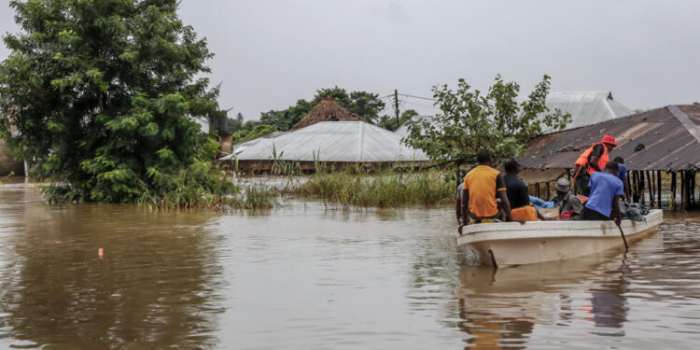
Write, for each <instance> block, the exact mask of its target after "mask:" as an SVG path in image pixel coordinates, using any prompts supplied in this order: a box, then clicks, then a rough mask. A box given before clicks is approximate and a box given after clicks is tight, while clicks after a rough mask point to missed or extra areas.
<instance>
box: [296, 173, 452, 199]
mask: <svg viewBox="0 0 700 350" xmlns="http://www.w3.org/2000/svg"><path fill="white" fill-rule="evenodd" d="M454 190H455V186H454V183H453V181H451V180H449V177H448V176H445V174H444V173H442V172H439V171H428V172H418V173H408V174H401V173H392V172H383V173H380V174H375V175H367V174H355V173H352V172H349V171H345V172H339V173H317V174H315V175H313V176H311V178H310V179H309V180H308V181H307V182H305V183H303V184H301V185H299V186H297V187H295V188H292V189H290V190H289V192H290V193H291V194H294V195H297V196H300V197H305V198H318V199H321V200H323V201H324V202H327V203H338V204H343V205H352V206H358V207H364V208H367V207H379V208H387V207H403V206H414V205H423V206H433V205H439V204H446V203H449V202H450V201H451V200H452V198H453V197H454Z"/></svg>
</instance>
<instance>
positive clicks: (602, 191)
mask: <svg viewBox="0 0 700 350" xmlns="http://www.w3.org/2000/svg"><path fill="white" fill-rule="evenodd" d="M619 174H620V167H619V166H618V164H617V163H615V162H609V163H608V164H606V165H605V170H604V171H598V172H595V173H593V175H591V181H590V184H589V186H590V188H591V196H590V197H589V198H588V201H587V202H586V205H585V206H584V208H583V219H584V220H611V219H614V220H615V223H616V224H618V225H619V224H620V220H621V214H620V199H622V198H623V197H624V196H625V189H624V185H623V184H622V180H620V178H619V177H618V175H619Z"/></svg>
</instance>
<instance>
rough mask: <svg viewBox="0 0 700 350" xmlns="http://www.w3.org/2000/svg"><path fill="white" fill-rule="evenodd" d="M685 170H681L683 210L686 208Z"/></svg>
mask: <svg viewBox="0 0 700 350" xmlns="http://www.w3.org/2000/svg"><path fill="white" fill-rule="evenodd" d="M685 185H686V183H685V171H683V170H681V210H685Z"/></svg>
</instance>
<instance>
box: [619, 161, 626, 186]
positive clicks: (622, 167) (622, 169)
mask: <svg viewBox="0 0 700 350" xmlns="http://www.w3.org/2000/svg"><path fill="white" fill-rule="evenodd" d="M617 166H619V167H620V175H618V176H617V177H619V178H620V180H622V183H623V184H624V183H625V178H626V177H627V167H626V166H625V165H624V164H622V163H617Z"/></svg>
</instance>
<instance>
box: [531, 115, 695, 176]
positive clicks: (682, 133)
mask: <svg viewBox="0 0 700 350" xmlns="http://www.w3.org/2000/svg"><path fill="white" fill-rule="evenodd" d="M676 108H677V109H678V112H680V115H674V110H675V109H676ZM676 114H678V113H676ZM683 115H684V116H686V117H687V119H685V120H686V121H690V122H691V123H687V122H686V123H683V122H681V120H682V119H684V118H682V116H683ZM679 119H681V120H679ZM698 124H700V105H698V104H694V105H685V106H669V107H664V108H659V109H654V110H651V111H647V112H642V113H638V114H634V115H631V116H627V117H622V118H618V119H614V120H609V121H605V122H602V123H598V124H594V125H589V126H586V127H582V128H578V129H571V130H566V131H560V132H556V133H552V134H548V135H544V136H541V137H539V138H537V139H535V140H534V141H533V142H532V143H531V144H530V146H529V147H528V150H527V152H526V155H524V156H523V157H521V158H520V159H519V161H520V162H521V163H522V165H523V167H525V168H533V169H551V168H573V167H574V163H575V162H576V159H577V158H578V156H579V154H581V152H583V150H585V149H586V148H587V147H589V146H590V145H591V144H593V143H595V142H598V141H599V140H600V138H601V137H602V136H603V135H604V134H611V135H613V136H615V137H616V138H617V140H618V143H619V146H618V147H617V148H616V149H615V150H613V152H612V155H611V157H616V156H620V157H622V158H624V160H625V165H626V166H627V168H628V169H631V170H682V169H695V168H700V142H698V140H697V139H696V138H695V137H694V135H693V134H691V132H689V129H693V126H695V128H697V127H698Z"/></svg>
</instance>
